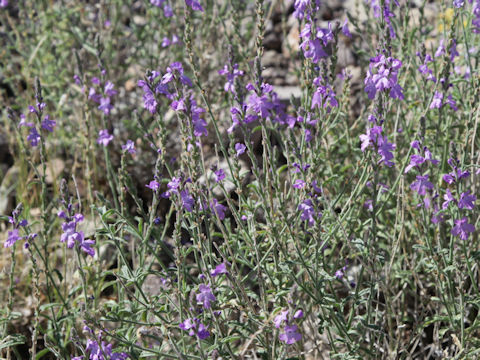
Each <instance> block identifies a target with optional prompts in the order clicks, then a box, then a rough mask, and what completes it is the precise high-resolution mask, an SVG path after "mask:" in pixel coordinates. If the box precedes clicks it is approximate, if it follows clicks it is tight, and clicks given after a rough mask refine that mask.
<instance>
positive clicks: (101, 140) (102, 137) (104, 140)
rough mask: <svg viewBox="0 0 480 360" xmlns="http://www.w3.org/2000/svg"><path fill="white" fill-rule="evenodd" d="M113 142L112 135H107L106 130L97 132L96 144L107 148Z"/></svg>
mask: <svg viewBox="0 0 480 360" xmlns="http://www.w3.org/2000/svg"><path fill="white" fill-rule="evenodd" d="M112 140H113V135H111V134H109V133H108V130H107V129H103V130H100V131H99V132H98V138H97V144H101V145H103V146H107V145H108V144H109V143H110V141H112Z"/></svg>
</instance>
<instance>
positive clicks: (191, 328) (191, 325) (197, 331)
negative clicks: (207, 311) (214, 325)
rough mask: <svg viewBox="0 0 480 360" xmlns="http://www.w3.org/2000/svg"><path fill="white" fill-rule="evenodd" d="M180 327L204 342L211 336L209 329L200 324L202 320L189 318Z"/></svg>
mask: <svg viewBox="0 0 480 360" xmlns="http://www.w3.org/2000/svg"><path fill="white" fill-rule="evenodd" d="M178 327H179V328H180V329H182V330H185V331H188V335H189V336H197V337H198V338H199V339H200V340H204V339H206V338H208V337H209V336H210V332H209V331H208V328H207V327H206V326H205V325H204V324H203V323H201V322H200V319H198V318H196V317H194V318H188V319H186V320H185V321H184V322H182V323H180V324H179V325H178Z"/></svg>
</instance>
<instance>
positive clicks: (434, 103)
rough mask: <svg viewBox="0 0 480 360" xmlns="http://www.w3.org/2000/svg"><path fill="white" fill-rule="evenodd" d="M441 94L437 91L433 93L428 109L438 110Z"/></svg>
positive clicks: (440, 105) (440, 104)
mask: <svg viewBox="0 0 480 360" xmlns="http://www.w3.org/2000/svg"><path fill="white" fill-rule="evenodd" d="M442 100H443V94H442V93H441V92H439V91H435V95H434V96H433V100H432V103H431V104H430V109H435V108H437V109H440V108H441V107H442Z"/></svg>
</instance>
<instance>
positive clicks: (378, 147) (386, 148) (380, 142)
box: [360, 122, 395, 167]
mask: <svg viewBox="0 0 480 360" xmlns="http://www.w3.org/2000/svg"><path fill="white" fill-rule="evenodd" d="M375 123H376V122H375ZM382 132H383V128H382V126H381V125H374V126H373V127H371V128H367V132H366V133H365V134H362V135H360V141H361V142H362V144H361V146H360V148H361V149H362V151H363V152H365V150H366V149H367V148H373V149H374V150H375V151H376V152H377V153H378V155H380V160H379V161H378V162H379V163H383V164H385V165H387V166H388V167H391V166H393V165H395V163H394V162H393V161H391V160H392V159H393V154H392V151H393V150H395V144H392V143H390V142H388V139H387V136H386V135H382Z"/></svg>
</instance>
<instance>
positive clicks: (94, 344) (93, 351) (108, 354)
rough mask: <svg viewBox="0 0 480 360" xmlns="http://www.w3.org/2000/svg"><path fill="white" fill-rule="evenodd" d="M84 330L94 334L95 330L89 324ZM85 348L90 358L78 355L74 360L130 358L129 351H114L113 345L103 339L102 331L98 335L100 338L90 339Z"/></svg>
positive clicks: (121, 359)
mask: <svg viewBox="0 0 480 360" xmlns="http://www.w3.org/2000/svg"><path fill="white" fill-rule="evenodd" d="M83 329H84V331H85V332H88V333H90V334H92V335H94V332H93V330H91V329H90V328H89V327H88V326H84V328H83ZM85 350H86V352H87V353H89V354H88V358H86V357H85V356H76V357H73V358H72V360H86V359H89V360H126V359H128V358H129V356H128V354H127V353H124V352H113V345H112V344H107V343H106V342H105V341H103V340H102V335H101V333H100V334H99V335H98V339H91V338H90V339H88V340H87V346H86V347H85Z"/></svg>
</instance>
